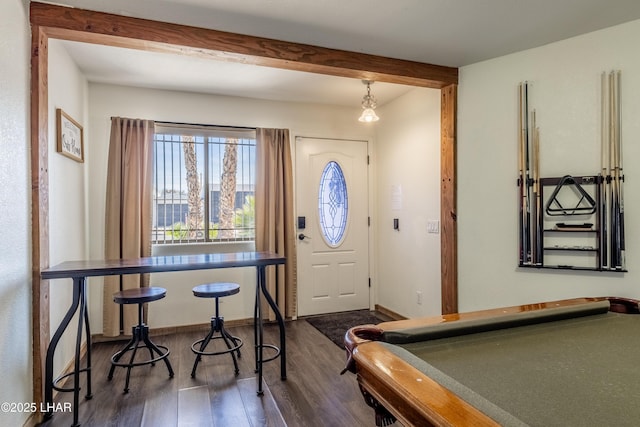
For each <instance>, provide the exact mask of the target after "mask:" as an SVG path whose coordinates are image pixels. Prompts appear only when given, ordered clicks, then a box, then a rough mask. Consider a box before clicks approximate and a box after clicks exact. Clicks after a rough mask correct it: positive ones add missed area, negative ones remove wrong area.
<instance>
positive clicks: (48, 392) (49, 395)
mask: <svg viewBox="0 0 640 427" xmlns="http://www.w3.org/2000/svg"><path fill="white" fill-rule="evenodd" d="M85 281H86V279H85V278H84V277H75V278H74V279H73V298H72V301H71V306H70V307H69V309H68V310H67V313H66V314H65V316H64V318H63V319H62V322H60V326H58V329H56V332H55V333H54V334H53V337H52V338H51V342H50V343H49V348H47V357H46V359H45V369H44V381H45V383H44V403H45V405H46V408H47V413H46V414H45V416H44V418H45V419H48V418H51V417H52V416H53V356H54V354H55V352H56V347H57V346H58V342H59V341H60V338H61V337H62V334H63V333H64V331H65V330H66V329H67V327H68V326H69V323H70V322H71V319H72V318H73V315H74V314H75V313H76V311H77V310H78V307H79V305H80V299H81V296H82V289H83V288H84V284H85ZM81 320H82V318H81ZM75 410H76V409H75V408H74V412H75ZM74 417H75V416H74Z"/></svg>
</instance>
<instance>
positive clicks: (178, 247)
mask: <svg viewBox="0 0 640 427" xmlns="http://www.w3.org/2000/svg"><path fill="white" fill-rule="evenodd" d="M255 250H256V244H255V242H253V241H250V242H208V243H181V244H170V243H168V244H162V245H152V246H151V255H153V256H165V255H192V254H220V253H229V252H253V251H255Z"/></svg>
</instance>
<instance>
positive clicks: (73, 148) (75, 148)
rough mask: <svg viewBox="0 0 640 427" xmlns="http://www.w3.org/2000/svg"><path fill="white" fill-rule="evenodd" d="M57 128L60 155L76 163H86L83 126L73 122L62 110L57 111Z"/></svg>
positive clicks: (57, 148)
mask: <svg viewBox="0 0 640 427" xmlns="http://www.w3.org/2000/svg"><path fill="white" fill-rule="evenodd" d="M56 128H57V131H58V138H57V147H56V150H57V151H58V153H60V154H62V155H63V156H67V157H69V158H71V159H73V160H75V161H76V162H81V163H82V162H84V135H83V133H82V126H80V124H79V123H78V122H76V121H75V120H73V119H72V118H71V117H70V116H69V115H68V114H67V113H65V112H64V111H62V109H61V108H58V109H56Z"/></svg>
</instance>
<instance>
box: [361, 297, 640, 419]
mask: <svg viewBox="0 0 640 427" xmlns="http://www.w3.org/2000/svg"><path fill="white" fill-rule="evenodd" d="M572 301H574V300H572ZM545 304H550V305H545V306H544V307H542V306H540V307H537V306H536V307H534V308H533V309H529V310H524V311H522V312H516V313H515V314H510V313H507V314H503V313H500V312H499V311H498V310H494V311H492V312H491V314H487V315H486V316H483V315H476V316H474V314H473V313H472V314H470V315H469V316H468V317H465V316H464V315H462V316H461V317H462V318H461V319H454V320H449V321H441V322H433V319H432V320H431V321H425V322H424V324H420V322H419V321H416V320H412V321H407V322H404V323H403V322H388V323H383V324H381V325H377V326H378V327H379V328H380V330H381V331H383V332H382V334H381V336H380V338H379V339H378V338H376V339H374V340H371V341H365V342H361V343H359V345H357V347H356V349H355V350H354V351H353V353H354V358H355V359H356V371H357V373H358V376H359V381H360V383H361V385H363V386H364V388H365V391H366V392H368V393H371V394H372V395H373V396H374V397H375V398H376V399H377V400H378V401H379V403H381V404H382V405H383V406H385V408H386V409H387V410H389V411H390V412H391V413H392V414H393V415H394V416H395V417H396V418H399V419H400V420H401V421H403V423H404V424H405V425H429V423H430V424H432V425H492V423H495V424H493V425H496V424H497V425H513V426H521V425H530V426H613V425H615V426H624V425H628V426H632V425H640V421H639V420H640V316H639V315H637V314H623V313H616V312H612V311H609V309H610V307H611V306H613V305H614V304H611V303H610V301H609V300H608V299H598V300H585V301H584V304H583V303H580V304H575V305H574V304H569V312H564V311H560V310H565V307H564V306H565V305H566V304H564V303H561V304H558V305H557V307H559V308H558V310H556V307H553V303H545ZM578 306H579V307H578ZM576 307H578V309H576ZM583 308H586V311H584V312H583V311H582V309H583ZM632 311H634V312H637V305H636V306H635V308H634V309H633V310H632ZM558 313H560V314H558ZM549 315H550V316H551V317H545V316H549ZM504 319H506V320H504ZM523 319H524V320H523ZM503 321H504V322H503ZM494 322H497V324H498V326H495V325H496V323H494ZM501 322H503V323H501ZM403 326H406V327H403ZM442 330H446V333H443V332H442ZM368 345H369V346H370V347H369V348H367V346H368ZM365 359H366V360H365ZM396 363H397V365H396ZM406 365H408V366H409V367H406ZM413 370H416V371H417V372H414V371H413ZM405 374H407V375H406V376H403V375H405ZM432 383H435V387H436V389H435V391H434V389H433V384H432ZM442 389H444V390H445V392H446V393H449V394H451V395H453V396H454V397H455V399H453V400H456V399H460V400H461V401H462V402H463V403H462V405H463V406H464V405H465V404H468V405H470V406H471V407H472V409H470V410H469V413H470V414H472V415H473V417H472V415H469V414H466V412H465V411H467V409H465V408H466V406H464V408H463V409H460V407H457V405H458V403H457V402H454V403H452V400H451V401H450V400H448V397H447V398H444V397H442V396H440V395H439V393H441V392H442ZM394 390H395V391H394ZM475 410H478V411H479V412H480V413H481V415H480V416H479V418H478V419H481V420H482V421H481V422H480V421H478V420H477V419H476V418H474V417H476V415H477V414H475V413H474V411H475ZM449 412H457V413H458V415H460V414H462V415H460V416H458V418H456V417H455V416H454V417H453V418H449V415H448V413H449ZM483 416H486V419H485V418H483ZM405 417H406V418H405ZM465 420H466V421H465ZM466 422H469V423H470V424H466Z"/></svg>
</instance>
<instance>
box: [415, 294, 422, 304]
mask: <svg viewBox="0 0 640 427" xmlns="http://www.w3.org/2000/svg"><path fill="white" fill-rule="evenodd" d="M416 303H418V305H422V291H416Z"/></svg>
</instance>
